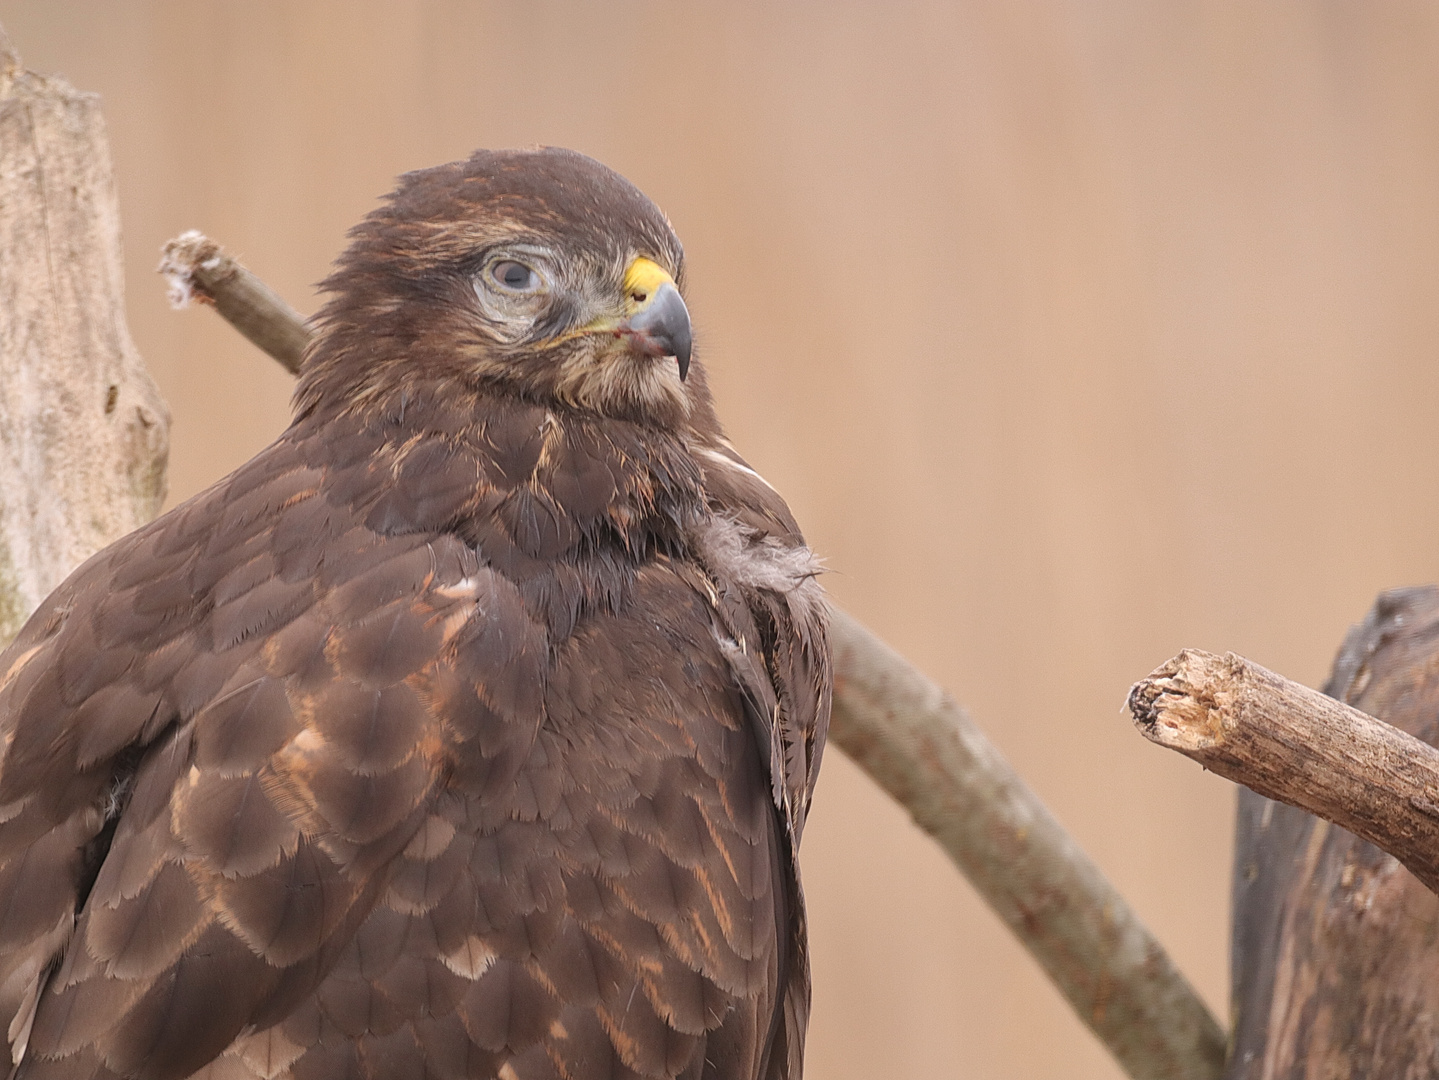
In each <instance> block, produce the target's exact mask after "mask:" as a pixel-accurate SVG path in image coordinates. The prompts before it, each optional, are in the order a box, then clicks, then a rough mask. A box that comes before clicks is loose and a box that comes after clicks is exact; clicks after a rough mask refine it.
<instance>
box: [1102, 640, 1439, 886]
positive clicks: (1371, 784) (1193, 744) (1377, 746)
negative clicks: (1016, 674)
mask: <svg viewBox="0 0 1439 1080" xmlns="http://www.w3.org/2000/svg"><path fill="white" fill-rule="evenodd" d="M1129 710H1130V712H1131V713H1132V714H1133V716H1134V722H1135V724H1136V725H1137V726H1138V728H1139V730H1140V731H1141V732H1143V733H1144V735H1145V737H1147V738H1149V739H1151V740H1152V741H1154V742H1157V743H1158V744H1159V745H1160V746H1167V747H1169V749H1171V750H1178V751H1179V752H1180V753H1181V754H1184V755H1185V756H1186V757H1190V758H1193V759H1194V760H1195V761H1197V762H1199V763H1200V764H1201V765H1203V766H1204V767H1205V768H1207V769H1210V770H1212V771H1214V772H1216V773H1218V774H1219V775H1220V776H1223V777H1226V778H1228V779H1230V780H1233V781H1235V782H1236V783H1240V784H1243V785H1244V786H1245V787H1247V788H1250V789H1252V790H1253V791H1257V792H1258V793H1259V794H1261V795H1265V796H1267V797H1268V798H1271V799H1277V800H1279V801H1280V802H1283V803H1288V804H1289V805H1291V806H1297V807H1299V808H1300V809H1302V810H1307V811H1309V812H1310V813H1311V814H1316V815H1318V816H1319V817H1322V818H1324V819H1326V820H1328V821H1332V822H1334V823H1335V824H1336V825H1340V826H1342V827H1343V828H1345V829H1348V830H1349V831H1350V832H1352V833H1354V834H1355V835H1357V836H1360V837H1362V838H1363V839H1365V840H1368V841H1369V842H1370V843H1372V844H1375V845H1377V846H1378V847H1381V848H1383V849H1384V850H1385V851H1387V852H1389V854H1391V855H1393V856H1394V857H1395V858H1396V859H1398V860H1399V861H1400V862H1402V863H1403V864H1404V865H1405V866H1406V867H1408V868H1409V870H1410V871H1411V872H1412V873H1413V874H1414V876H1415V877H1417V878H1418V879H1419V880H1420V881H1422V882H1424V884H1425V885H1427V886H1428V887H1429V888H1430V889H1432V890H1434V891H1436V892H1439V750H1436V749H1434V748H1433V747H1432V746H1430V745H1429V744H1427V743H1424V742H1420V741H1419V740H1418V739H1416V738H1414V736H1412V735H1409V734H1406V733H1405V732H1403V731H1400V730H1399V729H1398V728H1396V727H1393V726H1391V725H1389V724H1386V723H1384V722H1383V721H1382V720H1376V719H1374V717H1372V716H1369V715H1367V714H1366V713H1362V712H1360V711H1359V710H1358V709H1355V708H1352V707H1351V706H1349V705H1345V704H1343V703H1342V702H1339V701H1336V700H1334V699H1333V698H1331V697H1327V696H1326V695H1324V694H1321V693H1319V691H1317V690H1311V689H1309V688H1308V687H1307V686H1301V685H1300V684H1299V683H1296V682H1291V681H1290V680H1288V679H1286V678H1284V677H1283V676H1281V675H1276V674H1274V672H1272V671H1268V670H1266V669H1265V668H1262V667H1260V666H1259V665H1258V664H1255V663H1253V662H1251V661H1249V660H1246V659H1244V657H1242V656H1236V655H1234V654H1233V653H1227V654H1225V655H1224V656H1215V655H1214V654H1213V653H1206V652H1200V651H1198V650H1193V649H1187V650H1185V651H1184V652H1182V653H1180V654H1179V655H1178V656H1176V657H1175V658H1174V659H1173V660H1170V661H1169V662H1168V663H1167V664H1165V665H1164V666H1162V667H1160V668H1159V669H1158V670H1156V671H1155V672H1154V673H1153V674H1151V675H1150V676H1149V677H1148V678H1147V679H1144V680H1142V681H1140V682H1139V683H1136V684H1135V686H1134V689H1133V690H1131V691H1130V694H1129Z"/></svg>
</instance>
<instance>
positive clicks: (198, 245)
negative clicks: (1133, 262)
mask: <svg viewBox="0 0 1439 1080" xmlns="http://www.w3.org/2000/svg"><path fill="white" fill-rule="evenodd" d="M187 237H188V238H189V239H188V240H187V239H186V238H187ZM181 241H184V242H185V244H186V247H185V248H184V249H183V250H185V251H189V250H195V251H200V252H204V253H205V254H203V255H202V256H200V257H199V258H198V259H196V258H194V257H191V256H185V257H184V258H179V259H178V260H177V262H176V263H175V265H173V266H172V265H168V264H170V262H171V260H170V258H169V255H170V252H171V251H173V250H176V245H177V244H179V243H180V242H181ZM166 254H167V265H166V266H162V269H163V270H165V271H166V272H167V273H174V272H175V266H180V267H183V266H187V265H188V266H198V267H200V269H201V270H203V269H204V266H205V264H207V263H209V262H211V261H213V260H219V262H217V265H224V266H226V267H233V268H234V269H233V271H230V272H227V273H225V274H220V273H211V274H208V275H207V277H206V278H205V280H204V281H203V287H204V291H205V293H206V294H207V295H209V296H211V297H212V298H213V300H214V302H215V307H216V310H218V311H219V312H220V314H222V315H225V316H226V318H230V316H229V315H228V314H227V312H229V311H232V310H236V309H237V308H238V309H242V310H245V311H246V312H248V313H249V314H247V315H246V318H247V319H249V320H251V322H249V323H247V324H246V325H247V326H249V327H250V328H249V329H247V328H246V326H237V328H238V329H240V330H241V332H242V333H244V334H245V336H246V337H248V338H249V339H250V340H251V341H253V342H254V343H255V344H257V345H259V346H260V347H261V348H262V349H265V350H266V351H267V352H270V355H271V356H274V357H275V358H276V359H277V360H279V361H280V362H281V363H282V364H284V365H285V366H286V368H288V369H290V370H294V367H293V366H292V361H291V359H289V358H292V357H294V356H296V355H298V353H299V352H300V351H301V349H302V347H303V340H300V339H301V337H302V335H303V336H304V338H305V339H307V338H308V331H307V330H306V329H305V327H304V325H303V323H302V321H301V319H300V316H299V315H297V314H295V313H294V312H293V311H292V310H291V309H289V308H288V306H286V305H283V302H282V303H281V304H279V305H269V306H267V307H265V308H263V309H262V308H258V307H256V306H255V305H252V304H250V303H249V302H248V300H243V299H236V300H233V301H232V299H231V298H230V297H229V296H228V295H227V293H228V291H229V290H230V289H231V288H232V287H234V288H240V287H241V286H239V285H234V284H232V283H238V282H245V283H247V284H245V285H244V286H243V288H244V289H245V291H246V295H252V294H253V293H254V292H255V291H256V290H255V289H254V286H253V285H252V284H248V283H251V282H255V280H256V279H254V277H253V275H250V274H249V272H248V271H246V270H244V269H243V268H242V267H239V264H238V263H235V262H234V260H233V259H230V257H229V256H227V255H225V254H224V253H223V252H222V251H220V249H219V248H218V247H217V246H216V245H214V244H213V243H212V242H211V241H209V240H206V239H205V238H204V237H201V236H200V235H199V234H198V233H187V234H186V236H185V237H181V238H180V239H179V240H177V241H171V243H170V244H169V245H167V246H166ZM191 277H192V278H198V271H197V272H196V273H194V274H192V275H191ZM172 280H173V279H172ZM188 280H191V278H182V281H188ZM190 287H193V286H190ZM260 287H261V288H263V286H260ZM265 291H266V292H267V293H268V290H265ZM255 319H259V320H261V321H262V322H263V321H265V320H276V321H281V320H283V321H286V322H288V324H289V325H288V326H285V327H278V328H275V329H274V331H273V332H270V331H267V330H266V328H265V327H264V326H261V327H258V328H256V327H255V325H254V321H253V320H255ZM257 330H258V332H256V331H257ZM275 340H280V341H286V342H296V341H299V347H295V346H293V345H292V346H287V347H286V350H285V351H283V352H282V354H279V355H277V353H276V352H274V351H271V350H270V349H269V348H268V347H267V346H266V345H265V344H264V342H265V341H275ZM830 632H831V640H832V642H833V645H834V650H835V672H836V675H835V694H834V721H833V724H832V726H831V729H830V739H831V741H832V742H833V743H834V745H836V746H838V747H839V748H840V749H841V750H843V751H844V752H845V753H846V754H848V755H849V756H850V757H851V758H853V759H854V760H855V761H856V762H857V763H858V764H859V766H860V767H861V768H862V769H864V770H865V771H866V772H867V773H869V775H870V776H871V777H873V778H874V780H875V781H876V782H877V783H879V785H880V786H881V787H883V788H884V789H885V790H886V791H887V792H889V793H890V795H892V796H893V797H894V798H895V799H896V800H898V801H899V803H900V804H901V805H903V806H904V807H905V808H906V809H908V810H909V812H910V814H911V815H912V816H913V818H914V820H915V821H916V822H917V823H918V824H919V826H920V827H921V828H922V829H924V830H925V831H926V832H928V833H929V834H930V835H931V836H933V837H934V838H935V839H936V840H938V841H939V843H940V844H941V845H942V846H943V847H944V849H945V851H946V852H948V854H949V856H950V858H951V859H953V860H954V861H955V863H956V864H957V865H958V866H959V868H960V870H962V871H963V872H964V873H965V875H966V876H968V877H969V879H970V881H971V882H973V883H974V885H975V887H976V888H977V889H979V891H980V893H981V894H983V896H984V897H985V899H986V900H987V901H988V902H989V903H990V905H991V906H992V907H993V908H994V910H995V911H996V912H997V913H998V914H999V916H1000V918H1002V919H1003V920H1004V921H1005V923H1006V924H1007V925H1008V926H1009V928H1010V929H1011V930H1012V931H1013V932H1014V933H1015V934H1016V935H1017V936H1018V937H1019V939H1020V941H1021V942H1022V943H1023V944H1024V945H1025V947H1026V948H1027V949H1029V951H1030V953H1031V954H1032V955H1033V956H1034V957H1035V959H1036V960H1038V961H1039V963H1040V965H1041V966H1042V967H1043V968H1044V970H1045V972H1046V973H1047V974H1048V975H1049V977H1050V978H1051V979H1052V980H1053V981H1054V983H1055V985H1056V986H1057V987H1058V988H1059V990H1060V992H1061V993H1063V994H1064V996H1065V998H1066V999H1068V1001H1069V1003H1070V1004H1071V1005H1072V1006H1073V1007H1074V1009H1075V1011H1076V1012H1078V1014H1079V1016H1080V1018H1081V1019H1082V1020H1083V1021H1084V1022H1085V1024H1087V1025H1088V1026H1089V1028H1090V1029H1091V1030H1092V1031H1093V1032H1094V1033H1095V1034H1096V1035H1097V1036H1098V1037H1099V1039H1100V1040H1101V1041H1102V1042H1103V1043H1104V1045H1105V1046H1106V1047H1107V1048H1108V1049H1109V1051H1110V1053H1112V1054H1113V1055H1114V1057H1115V1058H1116V1059H1117V1060H1118V1061H1119V1063H1120V1064H1121V1065H1122V1066H1123V1067H1124V1069H1125V1071H1126V1072H1127V1073H1128V1074H1129V1075H1130V1076H1132V1077H1134V1078H1136V1080H1214V1078H1217V1077H1218V1076H1219V1075H1220V1073H1221V1071H1222V1069H1223V1066H1224V1049H1225V1037H1224V1033H1223V1031H1222V1030H1221V1029H1220V1027H1219V1024H1218V1023H1217V1022H1216V1021H1215V1020H1214V1018H1213V1016H1212V1015H1211V1014H1210V1013H1209V1010H1208V1009H1207V1008H1206V1007H1205V1005H1204V1003H1203V1002H1202V1001H1201V1000H1200V999H1199V997H1198V995H1196V994H1195V993H1194V991H1193V989H1192V988H1191V987H1190V986H1189V984H1188V983H1187V982H1186V981H1185V980H1184V977H1183V976H1182V975H1180V974H1179V972H1178V970H1177V969H1176V968H1175V967H1174V964H1173V962H1172V961H1171V960H1170V959H1169V957H1168V955H1167V954H1166V953H1165V952H1164V949H1163V948H1162V947H1161V946H1160V944H1159V943H1158V942H1157V941H1156V940H1155V939H1154V937H1153V936H1152V935H1151V934H1150V933H1149V931H1148V930H1147V929H1145V927H1144V926H1143V924H1142V923H1140V921H1139V920H1138V918H1137V917H1136V916H1135V915H1134V913H1133V911H1131V910H1130V908H1129V906H1128V905H1127V904H1126V903H1125V902H1124V900H1123V899H1122V898H1121V897H1120V896H1119V894H1118V893H1116V892H1115V891H1114V888H1113V887H1112V886H1111V885H1110V884H1109V883H1108V882H1107V881H1105V879H1104V876H1103V875H1102V874H1101V873H1100V872H1099V870H1098V868H1097V867H1095V865H1094V864H1093V863H1092V862H1090V861H1089V859H1088V858H1087V857H1086V856H1085V855H1084V853H1083V852H1082V851H1080V849H1079V847H1078V845H1076V844H1075V843H1074V841H1073V840H1072V839H1071V838H1070V837H1069V836H1068V834H1066V833H1065V832H1064V830H1063V829H1062V828H1061V827H1060V825H1059V823H1058V822H1057V821H1055V819H1054V817H1053V816H1052V815H1051V814H1050V813H1049V811H1048V810H1047V809H1045V807H1044V805H1043V804H1042V803H1041V802H1040V801H1039V799H1038V798H1036V797H1035V795H1034V793H1033V792H1031V791H1030V790H1029V789H1028V788H1027V787H1026V786H1025V785H1024V783H1023V782H1022V781H1021V780H1020V779H1019V777H1018V776H1017V775H1016V774H1015V772H1014V770H1013V769H1011V768H1010V766H1009V764H1008V763H1007V762H1006V761H1005V760H1004V758H1003V757H1002V756H1001V755H1000V753H999V751H998V750H996V749H995V748H994V746H993V744H991V743H990V742H989V740H988V739H986V738H985V737H984V735H983V733H982V732H980V730H979V729H978V728H977V727H975V726H974V724H973V723H972V722H971V721H970V719H969V718H968V717H967V716H966V715H965V713H964V711H963V710H962V709H961V708H960V707H959V706H958V705H957V704H955V702H954V701H953V699H952V698H950V697H949V695H947V694H946V693H945V692H944V691H943V690H941V689H940V688H939V687H938V686H936V685H935V684H934V683H933V682H931V681H930V680H928V679H927V678H925V677H924V676H923V675H922V674H920V673H919V672H918V671H916V670H915V669H914V668H913V667H911V666H910V665H909V664H908V663H907V662H906V661H905V660H904V659H903V658H902V657H901V656H900V655H899V654H898V653H896V652H894V650H892V649H890V648H889V647H888V646H887V645H885V644H884V643H883V642H882V641H880V640H879V639H878V638H876V637H875V636H874V635H873V634H871V633H870V632H869V631H868V630H866V629H865V628H864V627H862V626H861V625H860V624H859V623H857V622H856V621H855V620H854V619H852V618H850V617H849V616H847V615H845V614H844V613H843V612H840V611H836V612H835V613H834V619H833V623H832V625H831V630H830Z"/></svg>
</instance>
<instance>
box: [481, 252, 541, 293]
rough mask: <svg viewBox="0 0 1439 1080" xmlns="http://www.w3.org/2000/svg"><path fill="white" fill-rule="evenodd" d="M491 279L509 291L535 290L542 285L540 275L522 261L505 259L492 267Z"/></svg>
mask: <svg viewBox="0 0 1439 1080" xmlns="http://www.w3.org/2000/svg"><path fill="white" fill-rule="evenodd" d="M490 279H491V280H492V281H494V282H495V284H496V285H499V286H500V287H501V288H503V289H506V290H508V291H509V292H518V293H528V292H535V291H537V290H538V289H539V287H540V284H541V282H540V275H539V274H537V273H535V272H534V271H533V270H532V269H530V268H529V267H528V266H526V265H525V264H524V263H522V262H516V261H515V260H514V259H505V260H504V261H502V262H497V263H495V265H494V266H492V267H490Z"/></svg>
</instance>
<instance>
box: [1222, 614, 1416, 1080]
mask: <svg viewBox="0 0 1439 1080" xmlns="http://www.w3.org/2000/svg"><path fill="white" fill-rule="evenodd" d="M1325 690H1326V692H1327V693H1329V694H1331V695H1333V696H1334V697H1337V698H1340V699H1341V700H1343V701H1345V702H1347V703H1349V704H1351V705H1354V706H1356V707H1358V708H1361V709H1363V710H1364V711H1365V712H1366V713H1369V714H1370V715H1372V716H1375V717H1378V718H1380V719H1382V720H1385V721H1387V722H1389V723H1392V724H1394V725H1395V726H1396V727H1399V728H1401V729H1403V730H1404V731H1407V732H1409V733H1410V734H1411V735H1414V736H1415V737H1416V738H1419V739H1422V740H1423V741H1424V742H1425V743H1428V744H1431V745H1432V744H1434V743H1436V742H1439V589H1436V588H1434V587H1425V588H1418V589H1401V590H1395V591H1393V592H1389V593H1385V594H1383V595H1382V596H1380V597H1379V599H1378V601H1377V602H1376V603H1375V605H1374V607H1373V609H1372V610H1371V611H1370V613H1369V615H1368V617H1367V618H1366V619H1365V620H1364V622H1363V623H1361V624H1360V625H1358V626H1356V627H1354V629H1353V630H1351V631H1350V633H1349V636H1348V638H1347V639H1346V640H1345V643H1344V646H1343V648H1342V649H1341V650H1340V652H1339V656H1338V658H1337V659H1336V661H1335V665H1334V671H1333V673H1332V674H1331V676H1330V679H1329V682H1328V684H1327V686H1326V687H1325ZM1233 896H1234V924H1233V935H1232V944H1231V980H1232V987H1231V995H1232V1001H1233V1010H1234V1015H1235V1028H1234V1038H1233V1042H1234V1049H1233V1053H1232V1055H1231V1058H1230V1063H1229V1067H1228V1071H1227V1072H1226V1074H1225V1076H1226V1080H1304V1078H1309V1077H1345V1078H1348V1077H1355V1078H1358V1080H1390V1078H1401V1080H1418V1078H1420V1077H1426V1078H1427V1077H1433V1076H1435V1075H1439V976H1436V972H1439V896H1436V895H1435V894H1434V893H1433V892H1431V891H1430V890H1429V889H1428V888H1426V887H1425V886H1424V885H1423V884H1422V883H1421V882H1420V881H1419V880H1418V879H1417V878H1416V877H1414V876H1413V875H1412V874H1410V873H1409V872H1408V871H1406V870H1405V869H1404V868H1403V866H1402V865H1401V864H1400V863H1399V861H1398V860H1397V859H1395V858H1394V857H1393V856H1391V855H1388V854H1386V853H1385V852H1383V851H1381V850H1380V849H1379V848H1377V847H1375V846H1374V845H1373V844H1370V843H1366V842H1365V841H1363V840H1361V839H1359V837H1357V836H1355V835H1354V834H1353V833H1351V832H1349V831H1347V830H1345V829H1339V828H1335V827H1333V826H1331V825H1330V824H1329V823H1328V822H1326V821H1323V820H1321V819H1319V818H1316V817H1313V816H1312V815H1310V814H1307V813H1305V812H1304V811H1302V810H1299V809H1297V808H1295V807H1292V806H1284V805H1282V804H1280V803H1276V802H1273V801H1271V800H1269V799H1266V798H1264V797H1263V796H1260V795H1257V794H1255V793H1254V792H1252V791H1248V790H1241V791H1240V792H1239V819H1238V823H1237V828H1236V843H1235V852H1234V884H1233Z"/></svg>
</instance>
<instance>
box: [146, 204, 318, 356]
mask: <svg viewBox="0 0 1439 1080" xmlns="http://www.w3.org/2000/svg"><path fill="white" fill-rule="evenodd" d="M160 273H162V274H164V275H165V278H166V279H167V280H168V281H169V283H170V303H171V304H172V305H173V306H175V307H177V308H182V307H185V306H186V305H187V304H188V303H189V302H190V301H191V300H198V301H200V303H202V304H213V305H214V306H215V310H216V311H218V312H219V313H220V314H221V315H223V316H224V317H225V321H226V322H228V323H229V324H230V325H231V326H233V327H234V328H235V329H236V330H238V331H240V333H242V334H244V335H245V337H247V338H248V339H249V340H250V342H251V343H252V344H253V345H255V346H257V347H258V348H259V349H260V350H261V351H262V352H265V353H268V354H269V355H270V356H271V357H273V358H274V359H276V360H278V361H279V362H280V366H281V367H283V368H284V369H285V370H286V371H288V372H289V373H290V374H291V375H297V374H299V371H300V360H301V358H302V357H303V355H304V352H305V346H306V345H308V344H309V342H310V331H309V329H308V328H307V327H306V326H305V320H304V319H303V318H302V317H301V315H300V313H299V312H298V311H296V310H295V309H294V308H292V307H291V306H290V305H289V304H287V303H285V301H284V300H283V299H282V298H281V297H280V294H279V293H277V292H275V290H273V289H271V288H270V286H268V285H266V284H265V283H264V282H263V281H261V280H260V279H259V278H258V277H256V276H255V275H254V274H252V273H251V272H250V271H249V270H247V269H246V268H245V267H243V266H241V265H240V263H239V261H238V260H237V259H235V257H234V256H232V255H230V254H229V253H228V252H227V251H225V250H224V249H223V248H221V247H220V245H219V244H217V243H215V241H213V240H211V239H210V238H209V237H207V236H205V235H204V234H203V233H199V232H196V231H195V230H194V229H191V230H190V231H189V232H186V233H181V234H180V235H179V236H177V237H175V239H173V240H171V241H170V242H169V243H168V244H166V245H165V247H164V249H163V251H162V258H161V259H160Z"/></svg>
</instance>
